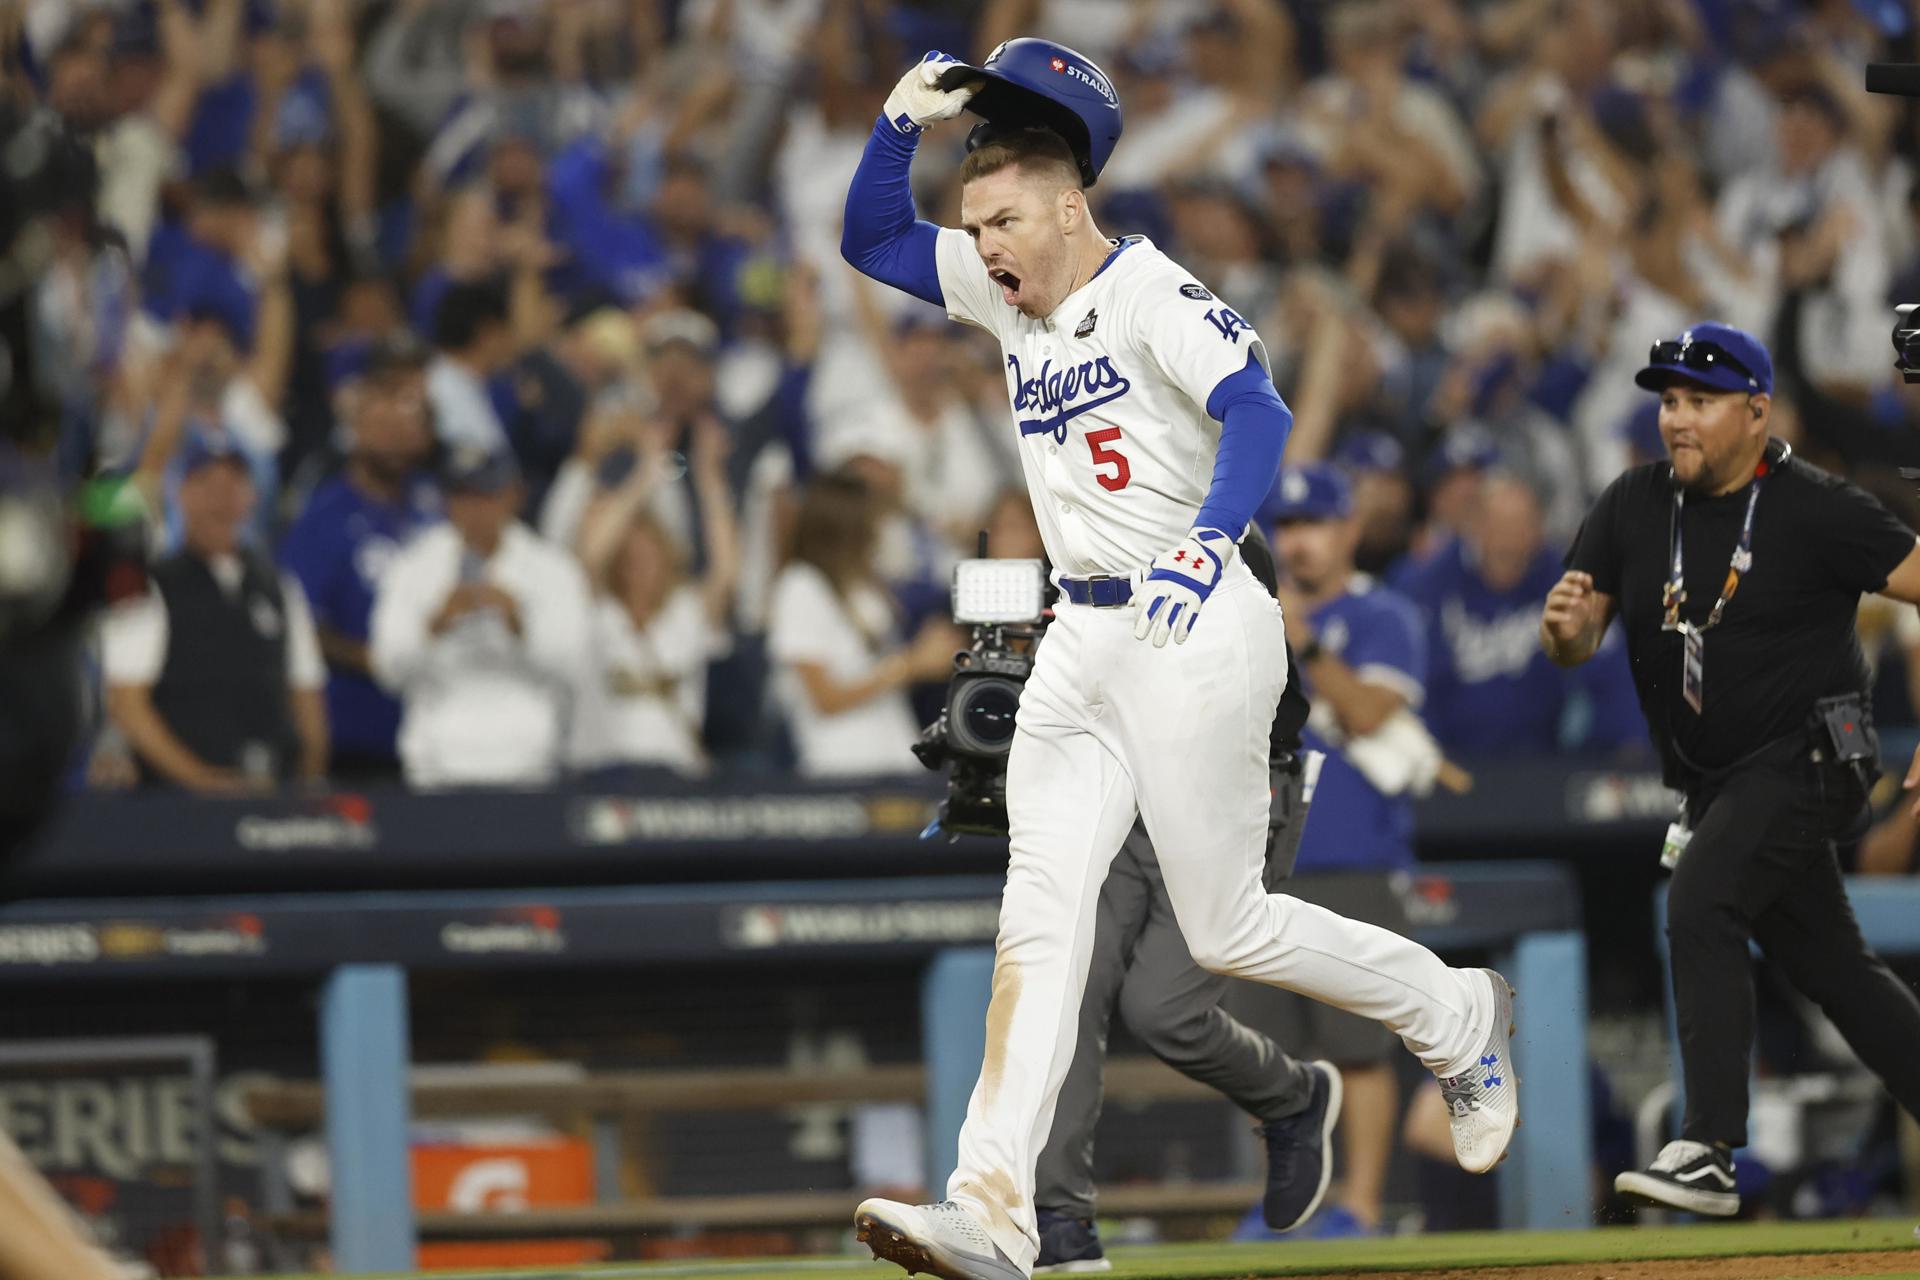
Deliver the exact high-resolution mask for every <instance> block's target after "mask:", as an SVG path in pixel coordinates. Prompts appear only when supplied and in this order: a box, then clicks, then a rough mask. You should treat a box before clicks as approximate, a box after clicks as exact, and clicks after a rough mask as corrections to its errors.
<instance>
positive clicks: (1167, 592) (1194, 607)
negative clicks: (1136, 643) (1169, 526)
mask: <svg viewBox="0 0 1920 1280" xmlns="http://www.w3.org/2000/svg"><path fill="white" fill-rule="evenodd" d="M1239 550H1240V548H1239V547H1238V546H1236V545H1235V543H1234V541H1233V539H1232V538H1229V537H1228V536H1227V535H1226V534H1224V533H1222V532H1220V531H1219V530H1218V529H1195V530H1194V531H1193V532H1191V533H1189V534H1188V535H1187V538H1186V541H1185V542H1182V543H1181V544H1180V545H1179V546H1177V547H1175V548H1174V549H1173V550H1172V551H1170V552H1168V553H1167V554H1165V555H1163V556H1161V557H1159V558H1158V559H1156V560H1155V561H1154V562H1153V565H1152V567H1151V568H1150V569H1148V571H1147V576H1146V579H1145V581H1143V582H1142V583H1141V584H1140V589H1139V590H1137V591H1135V592H1134V593H1133V600H1134V607H1135V609H1136V611H1137V612H1136V613H1135V616H1134V621H1133V638H1134V639H1136V640H1145V639H1147V638H1148V637H1149V636H1151V637H1152V638H1153V647H1154V648H1156V649H1158V648H1161V647H1163V646H1164V645H1165V644H1166V643H1167V638H1168V637H1169V636H1171V637H1172V638H1173V642H1174V643H1175V644H1185V643H1186V640H1187V634H1188V633H1189V632H1191V631H1192V630H1193V624H1194V622H1195V620H1196V619H1198V618H1199V616H1200V606H1201V605H1203V604H1205V603H1206V602H1207V597H1208V596H1210V595H1212V594H1213V589H1214V588H1215V587H1217V586H1219V585H1220V576H1221V574H1223V573H1224V572H1226V568H1227V566H1228V565H1229V564H1232V563H1233V557H1234V556H1235V555H1236V554H1237V553H1238V552H1239Z"/></svg>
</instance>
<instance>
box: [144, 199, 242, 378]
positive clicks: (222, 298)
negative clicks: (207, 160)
mask: <svg viewBox="0 0 1920 1280" xmlns="http://www.w3.org/2000/svg"><path fill="white" fill-rule="evenodd" d="M258 234H259V214H258V212H257V208H256V205H255V201H254V196H253V192H252V191H251V190H250V189H249V188H248V187H247V185H246V183H245V182H244V181H242V180H241V178H240V177H239V175H238V174H235V173H231V172H221V173H214V174H209V175H207V176H206V177H204V178H200V179H197V180H195V181H194V183H193V184H192V185H191V186H190V187H189V188H188V191H187V196H186V205H185V209H184V211H183V213H182V214H181V215H180V216H179V217H177V218H172V219H168V220H167V221H164V222H162V223H161V224H160V225H159V226H158V227H156V228H154V232H153V238H152V239H151V240H150V241H148V243H147V264H146V271H145V274H144V275H143V277H142V279H141V282H140V290H141V296H142V300H143V302H144V304H145V306H146V309H147V310H148V311H149V312H150V313H152V314H153V315H154V316H155V317H156V318H158V319H161V320H174V319H177V318H179V317H180V316H181V315H183V314H185V313H186V312H189V311H202V312H213V313H217V314H218V315H220V316H221V317H222V318H223V320H224V321H225V323H226V324H227V325H228V327H229V328H231V329H232V330H233V332H234V341H235V342H236V343H237V344H238V345H239V346H240V347H242V348H243V349H244V348H246V347H249V346H251V345H252V344H253V328H254V320H255V314H256V312H257V310H258V307H259V297H258V292H257V290H256V289H255V287H254V282H253V281H252V279H251V278H250V276H249V273H248V270H247V267H246V265H245V263H246V259H247V256H248V252H249V250H250V249H251V248H252V247H253V244H254V241H255V239H256V237H257V236H258Z"/></svg>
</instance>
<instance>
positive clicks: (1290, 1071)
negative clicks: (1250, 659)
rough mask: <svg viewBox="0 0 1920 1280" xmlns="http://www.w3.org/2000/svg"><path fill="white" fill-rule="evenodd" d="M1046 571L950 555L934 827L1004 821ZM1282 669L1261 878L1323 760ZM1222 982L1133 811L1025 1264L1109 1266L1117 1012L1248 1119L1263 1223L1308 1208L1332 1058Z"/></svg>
mask: <svg viewBox="0 0 1920 1280" xmlns="http://www.w3.org/2000/svg"><path fill="white" fill-rule="evenodd" d="M1240 554H1241V556H1242V557H1243V558H1244V559H1245V561H1246V563H1247V567H1248V568H1249V569H1251V570H1252V571H1253V573H1254V576H1255V577H1257V578H1259V579H1260V580H1261V582H1262V583H1264V584H1265V585H1266V587H1267V590H1268V592H1269V594H1271V593H1272V592H1273V591H1274V590H1275V588H1276V586H1277V579H1276V566H1275V565H1274V561H1273V553H1272V551H1271V549H1270V548H1269V547H1268V546H1267V544H1266V542H1265V540H1264V538H1263V537H1262V536H1261V535H1260V534H1258V533H1255V534H1252V535H1250V536H1249V537H1247V538H1246V540H1245V541H1243V542H1242V543H1241V544H1240ZM983 565H984V566H985V567H984V568H981V567H980V566H983ZM1023 567H1024V570H1023ZM1043 570H1044V566H1043V565H1042V564H1041V562H1040V561H1037V560H1027V561H1016V562H1009V561H979V560H976V561H965V562H962V564H961V566H960V567H959V570H958V572H957V574H956V580H955V590H954V613H955V617H956V619H957V620H958V621H961V622H972V623H974V626H975V632H974V634H975V643H974V647H973V648H972V649H970V650H968V651H967V652H965V653H962V654H960V655H959V656H958V657H957V658H956V659H955V662H954V677H953V682H952V684H951V685H950V686H949V688H948V694H947V707H946V711H945V712H944V713H943V714H942V715H941V717H940V718H939V719H938V720H936V721H935V722H934V723H933V724H932V725H930V726H929V727H928V728H927V730H926V732H925V733H924V734H922V736H921V739H920V742H919V743H918V744H917V745H916V746H915V747H914V754H915V755H917V756H919V757H920V759H921V761H922V763H924V764H925V765H926V766H927V767H928V768H930V769H938V768H940V767H941V766H942V765H943V764H946V763H949V762H950V763H951V764H952V766H953V768H952V772H951V774H950V776H949V781H948V799H947V802H946V803H945V804H944V805H942V807H941V814H940V819H939V821H938V822H936V824H935V827H937V828H944V829H945V830H947V831H949V832H972V833H975V834H982V835H1005V834H1006V831H1007V818H1006V807H1005V802H1006V767H1007V753H1008V751H1009V749H1010V748H1011V746H1012V743H1013V727H1014V712H1015V711H1016V710H1017V709H1018V707H1019V701H1020V689H1021V686H1022V685H1023V684H1024V682H1025V681H1026V678H1027V675H1028V674H1029V672H1030V671H1031V670H1032V665H1033V659H1032V650H1033V646H1034V644H1035V643H1036V642H1037V641H1038V640H1039V638H1040V635H1041V632H1042V631H1043V630H1044V618H1043V615H1042V610H1043V605H1044V603H1045V599H1044V598H1045V596H1046V594H1048V591H1049V589H1048V587H1047V586H1046V580H1045V577H1044V572H1043ZM1287 670H1288V676H1287V684H1286V688H1285V689H1284V690H1283V692H1282V693H1281V697H1280V704H1279V707H1278V709H1277V711H1276V713H1275V715H1274V722H1273V734H1272V753H1271V757H1270V763H1271V781H1272V794H1273V800H1272V808H1271V810H1270V817H1269V826H1268V845H1267V873H1266V881H1267V884H1268V886H1269V888H1272V887H1274V886H1276V885H1278V884H1279V882H1280V881H1282V880H1284V879H1286V878H1287V877H1288V876H1289V875H1290V874H1291V873H1292V869H1293V862H1294V858H1295V855H1296V854H1298V852H1299V849H1300V836H1301V832H1302V831H1303V829H1304V828H1305V824H1306V817H1307V809H1308V806H1309V805H1310V804H1311V803H1312V799H1313V785H1314V781H1315V779H1316V778H1317V776H1318V772H1319V766H1320V763H1321V756H1320V753H1319V752H1310V751H1307V750H1305V749H1304V747H1303V745H1302V742H1301V730H1302V729H1303V727H1304V726H1305V725H1306V721H1307V714H1308V706H1307V699H1306V696H1305V694H1304V692H1303V691H1302V689H1301V686H1300V681H1299V678H1298V675H1297V672H1298V665H1297V664H1296V663H1295V662H1294V661H1293V655H1292V653H1291V652H1289V653H1288V658H1287ZM932 830H934V828H929V832H931V831H932ZM1228 984H1229V980H1228V979H1227V978H1225V977H1223V976H1221V975H1219V974H1214V973H1209V972H1207V971H1206V970H1204V969H1202V968H1201V967H1200V966H1199V965H1198V964H1196V963H1194V960H1193V955H1192V953H1191V952H1190V951H1189V949H1188V947H1187V941H1186V938H1185V936H1184V935H1183V934H1182V933H1181V932H1180V926H1179V925H1178V923H1177V922H1176V921H1175V920H1174V915H1173V906H1172V903H1171V901H1170V900H1169V899H1168V897H1167V887H1166V882H1165V880H1164V879H1163V878H1162V875H1161V872H1160V866H1159V862H1158V860H1157V859H1156V857H1155V856H1154V851H1153V845H1152V843H1151V842H1150V841H1149V840H1148V838H1147V833H1146V828H1145V826H1144V825H1143V824H1141V823H1139V822H1137V821H1136V822H1135V824H1134V828H1133V830H1132V832H1131V833H1129V835H1128V836H1127V839H1126V842H1125V844H1123V845H1122V846H1121V848H1120V852H1119V854H1118V856H1117V857H1115V859H1114V862H1113V867H1112V869H1111V870H1110V871H1109V872H1108V874H1107V879H1106V883H1105V884H1104V886H1103V887H1102V889H1101V893H1100V902H1099V910H1098V915H1097V917H1096V921H1095V926H1094V944H1093V952H1092V959H1091V962H1090V964H1089V967H1088V972H1087V986H1086V991H1085V994H1084V995H1083V996H1082V998H1081V1006H1080V1023H1079V1026H1080V1029H1079V1033H1078V1040H1077V1044H1076V1048H1075V1050H1074V1055H1073V1062H1072V1064H1071V1065H1070V1066H1069V1068H1068V1070H1067V1077H1066V1080H1065V1082H1064V1083H1063V1084H1062V1085H1061V1089H1060V1096H1059V1101H1058V1103H1057V1105H1056V1106H1055V1108H1054V1120H1053V1129H1052V1131H1051V1133H1050V1135H1049V1137H1048V1139H1047V1143H1046V1146H1045V1148H1044V1150H1043V1151H1042V1152H1041V1153H1040V1156H1039V1159H1038V1163H1037V1168H1036V1170H1035V1184H1036V1185H1035V1199H1034V1204H1035V1208H1036V1213H1037V1217H1038V1223H1039V1230H1040V1253H1039V1257H1038V1258H1037V1259H1036V1261H1035V1274H1039V1273H1041V1272H1053V1271H1061V1272H1067V1271H1086V1270H1098V1269H1102V1267H1103V1266H1104V1265H1106V1262H1105V1260H1106V1254H1105V1250H1104V1248H1103V1246H1102V1245H1101V1242H1100V1237H1099V1233H1098V1231H1097V1229H1096V1228H1095V1226H1094V1217H1095V1211H1096V1203H1095V1193H1094V1181H1093V1139H1094V1130H1095V1128H1096V1127H1097V1124H1098V1121H1099V1119H1100V1110H1101V1103H1102V1067H1103V1064H1104V1063H1105V1061H1106V1056H1107V1038H1108V1029H1109V1027H1110V1026H1111V1024H1112V1021H1113V1017H1114V1014H1115V1013H1116V1012H1117V1013H1118V1014H1119V1015H1120V1017H1121V1019H1122V1021H1124V1022H1125V1023H1126V1024H1127V1028H1128V1030H1130V1031H1131V1032H1133V1034H1134V1035H1135V1036H1136V1037H1138V1038H1139V1040H1140V1041H1141V1043H1142V1044H1144V1045H1145V1046H1146V1047H1147V1049H1148V1050H1149V1051H1151V1052H1152V1053H1153V1054H1154V1055H1155V1056H1156V1057H1158V1058H1160V1059H1161V1060H1162V1061H1163V1062H1165V1063H1167V1065H1169V1066H1171V1067H1173V1068H1174V1069H1175V1070H1178V1071H1180V1072H1182V1073H1183V1074H1185V1075H1187V1076H1188V1077H1190V1078H1191V1079H1194V1080H1197V1081H1199V1082H1200V1083H1202V1084H1205V1085H1208V1086H1210V1087H1212V1088H1214V1089H1217V1090H1219V1091H1220V1092H1221V1093H1222V1094H1224V1095H1225V1096H1226V1097H1227V1098H1228V1099H1230V1100H1231V1101H1233V1102H1234V1103H1235V1104H1237V1105H1238V1106H1239V1107H1240V1108H1241V1109H1242V1110H1244V1111H1245V1112H1247V1113H1248V1114H1249V1115H1251V1116H1253V1117H1254V1118H1255V1119H1256V1120H1258V1121H1259V1122H1260V1133H1261V1136H1262V1139H1263V1141H1264V1143H1265V1145H1266V1148H1267V1157H1268V1161H1267V1185H1266V1189H1265V1193H1264V1194H1263V1196H1262V1204H1261V1210H1262V1216H1263V1218H1264V1219H1265V1220H1266V1222H1267V1224H1268V1226H1270V1227H1271V1228H1273V1229H1275V1230H1279V1231H1286V1230H1291V1229H1293V1228H1295V1227H1298V1226H1300V1225H1301V1223H1303V1222H1305V1221H1306V1220H1307V1219H1308V1218H1309V1217H1311V1216H1312V1214H1313V1212H1314V1211H1315V1210H1316V1209H1317V1208H1318V1207H1319V1205H1320V1202H1321V1199H1322V1197H1323V1196H1324V1195H1325V1192H1326V1178H1325V1176H1324V1174H1325V1170H1326V1164H1327V1160H1328V1158H1329V1157H1328V1154H1327V1138H1328V1135H1329V1134H1330V1133H1331V1132H1332V1129H1333V1126H1334V1123H1335V1121H1336V1120H1337V1119H1338V1117H1339V1114H1340V1098H1341V1079H1340V1073H1339V1071H1338V1070H1337V1069H1336V1068H1335V1067H1333V1066H1332V1065H1331V1064H1330V1063H1307V1062H1301V1061H1298V1060H1296V1059H1295V1058H1293V1057H1291V1056H1289V1055H1288V1054H1287V1053H1286V1051H1285V1050H1284V1049H1282V1048H1281V1047H1280V1046H1279V1045H1278V1044H1276V1043H1275V1042H1274V1041H1273V1040H1272V1039H1270V1038H1269V1037H1267V1036H1265V1035H1263V1034H1261V1033H1260V1032H1259V1031H1257V1030H1255V1029H1253V1028H1251V1027H1248V1026H1247V1025H1245V1024H1244V1023H1242V1022H1240V1021H1239V1020H1237V1019H1236V1018H1234V1017H1233V1016H1232V1015H1231V1014H1229V1013H1228V1012H1227V1011H1226V1010H1225V1009H1223V1008H1222V1007H1221V998H1222V997H1223V996H1224V995H1225V994H1226V992H1227V989H1228Z"/></svg>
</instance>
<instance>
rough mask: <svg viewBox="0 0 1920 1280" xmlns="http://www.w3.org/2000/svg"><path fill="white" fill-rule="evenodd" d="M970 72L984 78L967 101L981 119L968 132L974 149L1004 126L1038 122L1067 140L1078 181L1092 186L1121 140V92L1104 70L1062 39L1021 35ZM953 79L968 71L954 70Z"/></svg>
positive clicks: (968, 137)
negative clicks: (1078, 177) (1045, 38)
mask: <svg viewBox="0 0 1920 1280" xmlns="http://www.w3.org/2000/svg"><path fill="white" fill-rule="evenodd" d="M968 71H970V72H972V73H973V74H978V75H984V76H985V77H986V83H985V84H984V85H982V86H981V88H980V91H979V92H978V93H976V94H974V96H973V98H972V99H971V100H970V101H969V102H968V103H967V110H969V111H971V112H973V113H974V114H975V115H977V116H979V117H981V119H983V120H984V121H986V123H985V124H980V125H976V126H974V129H973V132H972V133H970V134H968V135H967V150H969V151H972V150H973V149H974V148H975V147H978V146H979V145H980V144H981V143H983V142H986V141H988V140H989V139H991V138H992V137H993V135H994V134H995V132H997V131H999V130H1002V129H1021V128H1031V127H1034V126H1039V127H1042V128H1047V129H1051V130H1053V131H1054V132H1055V133H1057V134H1059V135H1060V136H1061V137H1063V138H1065V139H1066V140H1067V146H1068V147H1069V148H1071V149H1072V151H1073V156H1074V159H1075V160H1077V161H1079V163H1080V180H1081V181H1082V182H1084V183H1085V184H1086V185H1087V186H1089V187H1090V186H1092V185H1093V184H1094V180H1095V179H1096V178H1098V177H1099V176H1100V170H1101V169H1103V168H1105V167H1106V163H1107V157H1108V156H1110V155H1112V154H1113V147H1114V144H1115V143H1117V142H1119V141H1120V125H1121V121H1120V95H1119V94H1117V93H1115V92H1114V89H1113V81H1111V80H1109V79H1108V78H1107V73H1106V72H1104V71H1102V70H1101V69H1100V68H1099V67H1098V66H1097V65H1095V64H1094V61H1093V59H1091V58H1089V57H1087V56H1086V55H1085V54H1080V53H1075V52H1074V51H1073V50H1072V49H1069V48H1067V46H1065V45H1063V44H1055V43H1054V42H1053V41H1051V40H1040V39H1036V38H1034V37H1032V36H1022V37H1021V38H1020V39H1018V40H1008V41H1005V42H1003V43H1002V44H1001V45H1000V47H999V48H997V49H995V50H994V51H993V52H992V53H990V54H988V55H987V60H986V61H985V62H983V63H981V64H980V66H979V67H978V68H969V69H968ZM948 74H949V75H952V76H955V77H956V79H958V78H961V77H964V76H966V75H967V74H968V72H965V71H959V70H957V69H956V70H955V71H952V72H949V73H948Z"/></svg>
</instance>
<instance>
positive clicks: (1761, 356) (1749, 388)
mask: <svg viewBox="0 0 1920 1280" xmlns="http://www.w3.org/2000/svg"><path fill="white" fill-rule="evenodd" d="M1675 379H1684V380H1685V381H1688V382H1697V383H1699V384H1700V385H1702V386H1706V387H1713V388H1715V389H1716V390H1719V391H1743V392H1746V393H1747V394H1749V395H1771V394H1773V357H1772V356H1769V355H1768V354H1767V346H1766V344H1765V343H1764V342H1762V341H1760V339H1758V338H1756V337H1754V336H1753V335H1752V334H1750V333H1748V332H1747V331H1746V330H1745V329H1736V328H1734V327H1733V326H1732V325H1730V324H1718V323H1715V322H1712V321H1709V322H1707V323H1706V324H1697V325H1695V326H1693V328H1691V329H1688V330H1687V331H1686V332H1685V333H1682V334H1681V335H1680V336H1679V337H1677V338H1673V339H1669V340H1667V341H1662V342H1656V343H1654V344H1653V349H1652V350H1651V351H1650V352H1648V354H1647V367H1646V368H1644V369H1642V370H1641V371H1640V372H1638V373H1636V374H1634V375H1633V380H1634V382H1635V384H1637V385H1639V386H1642V387H1645V388H1646V389H1647V390H1648V391H1659V390H1662V389H1663V388H1665V387H1666V385H1667V384H1668V383H1670V382H1673V381H1674V380H1675Z"/></svg>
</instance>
